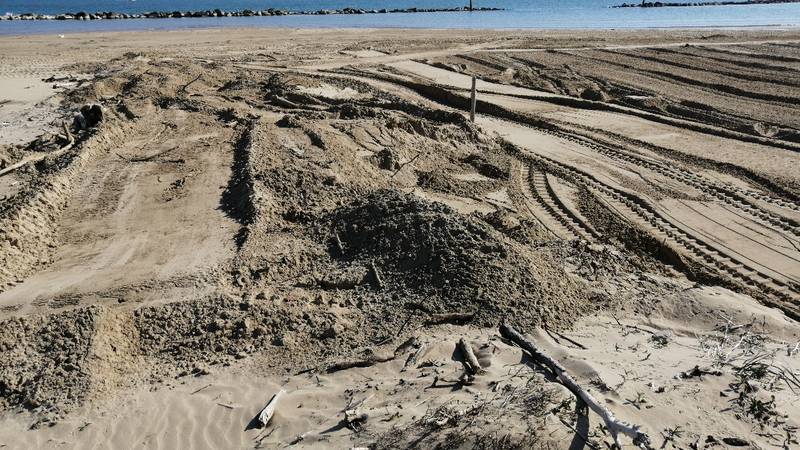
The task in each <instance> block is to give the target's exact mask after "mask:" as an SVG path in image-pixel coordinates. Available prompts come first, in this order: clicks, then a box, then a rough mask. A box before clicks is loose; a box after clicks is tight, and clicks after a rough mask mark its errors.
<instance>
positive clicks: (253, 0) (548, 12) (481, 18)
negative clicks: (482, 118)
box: [0, 0, 800, 35]
mask: <svg viewBox="0 0 800 450" xmlns="http://www.w3.org/2000/svg"><path fill="white" fill-rule="evenodd" d="M467 1H468V0H135V1H134V0H0V15H2V14H4V13H15V14H20V13H25V12H32V13H39V14H58V13H65V12H78V11H86V12H96V11H114V12H125V13H141V12H147V11H175V10H178V11H186V10H193V11H194V10H205V9H212V10H213V9H215V8H220V9H223V10H228V11H233V10H242V9H253V10H259V9H267V8H275V9H287V10H318V9H341V8H345V7H354V8H364V9H381V8H386V9H393V8H410V7H419V8H451V7H457V6H464V5H465V4H466V2H467ZM623 1H626V0H474V6H476V7H480V6H485V7H498V8H505V10H504V11H493V12H473V13H469V12H446V13H413V14H365V15H327V16H272V17H229V18H196V19H194V18H192V19H189V18H184V19H141V20H133V19H129V20H99V21H0V35H19V34H46V33H72V32H85V31H115V30H116V31H121V30H147V29H176V28H208V27H317V28H325V27H412V28H414V27H419V28H660V27H751V26H800V3H783V4H769V5H736V6H733V5H732V6H703V7H691V8H611V6H612V5H614V4H618V3H622V2H623ZM627 1H632V0H627ZM633 1H635V0H633ZM699 1H702V0H699Z"/></svg>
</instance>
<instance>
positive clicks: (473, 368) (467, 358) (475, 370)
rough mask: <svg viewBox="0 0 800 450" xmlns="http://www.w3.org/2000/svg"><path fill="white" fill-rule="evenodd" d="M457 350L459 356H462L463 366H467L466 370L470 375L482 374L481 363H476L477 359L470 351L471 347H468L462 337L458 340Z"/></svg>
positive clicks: (468, 344)
mask: <svg viewBox="0 0 800 450" xmlns="http://www.w3.org/2000/svg"><path fill="white" fill-rule="evenodd" d="M458 349H459V350H461V354H462V355H464V364H465V365H466V366H467V370H468V371H469V372H470V373H471V374H472V375H475V374H479V373H481V372H483V368H482V367H481V363H480V362H478V358H477V357H476V356H475V353H474V352H473V351H472V345H470V343H469V342H467V340H466V339H464V338H463V337H462V338H461V339H459V340H458Z"/></svg>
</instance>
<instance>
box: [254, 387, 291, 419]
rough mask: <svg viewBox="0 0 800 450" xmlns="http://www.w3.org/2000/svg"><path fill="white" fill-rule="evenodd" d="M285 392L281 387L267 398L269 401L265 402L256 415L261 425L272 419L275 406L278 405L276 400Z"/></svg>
mask: <svg viewBox="0 0 800 450" xmlns="http://www.w3.org/2000/svg"><path fill="white" fill-rule="evenodd" d="M285 394H286V391H284V390H283V389H281V390H280V391H278V393H277V394H275V395H273V396H272V398H271V399H270V400H269V403H267V406H265V407H264V409H262V410H261V413H260V414H259V415H258V423H260V424H261V426H262V427H265V426H267V424H268V423H269V421H270V420H271V419H272V415H273V414H275V408H277V406H278V401H280V399H281V397H283V396H284V395H285Z"/></svg>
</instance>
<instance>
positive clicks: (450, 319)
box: [428, 313, 475, 325]
mask: <svg viewBox="0 0 800 450" xmlns="http://www.w3.org/2000/svg"><path fill="white" fill-rule="evenodd" d="M473 317H475V314H473V313H443V314H431V317H430V318H429V319H428V325H439V324H442V323H454V324H458V325H463V324H465V323H467V322H470V321H471V320H472V318H473Z"/></svg>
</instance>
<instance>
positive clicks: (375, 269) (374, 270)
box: [369, 261, 383, 290]
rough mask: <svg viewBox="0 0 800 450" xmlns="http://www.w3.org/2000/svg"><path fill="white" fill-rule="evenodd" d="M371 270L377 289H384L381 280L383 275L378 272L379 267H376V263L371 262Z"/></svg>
mask: <svg viewBox="0 0 800 450" xmlns="http://www.w3.org/2000/svg"><path fill="white" fill-rule="evenodd" d="M369 269H370V271H372V276H373V278H374V280H375V287H377V288H378V289H379V290H380V289H383V279H382V278H381V273H380V272H378V267H377V266H376V265H375V261H371V262H370V263H369Z"/></svg>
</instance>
